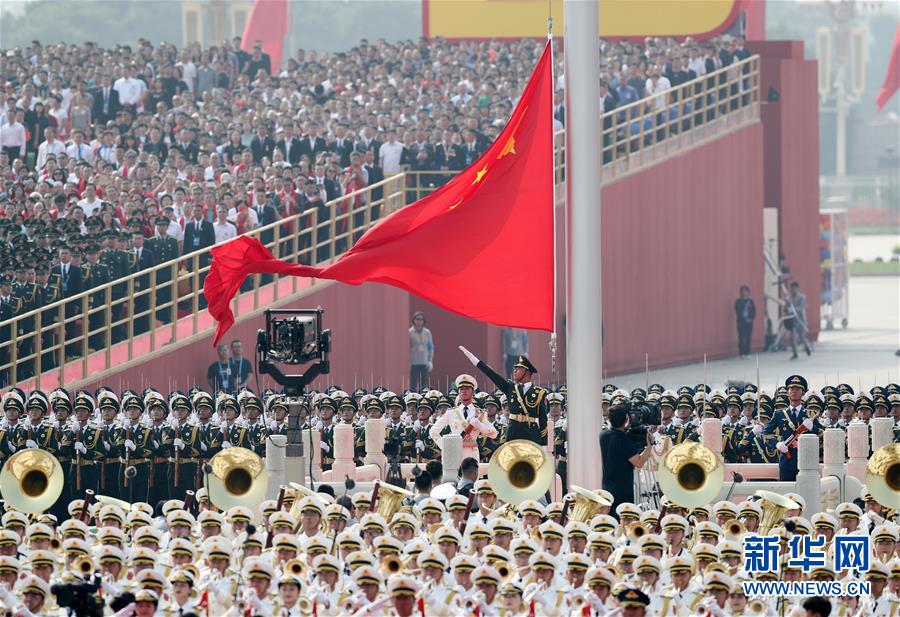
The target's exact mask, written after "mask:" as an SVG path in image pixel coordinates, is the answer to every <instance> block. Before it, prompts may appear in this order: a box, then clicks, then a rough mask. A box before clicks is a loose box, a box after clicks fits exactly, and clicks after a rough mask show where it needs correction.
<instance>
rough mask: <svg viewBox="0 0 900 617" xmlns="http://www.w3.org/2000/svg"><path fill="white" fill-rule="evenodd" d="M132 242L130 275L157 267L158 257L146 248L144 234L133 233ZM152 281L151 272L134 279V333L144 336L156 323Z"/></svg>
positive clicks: (129, 262) (129, 259) (129, 254)
mask: <svg viewBox="0 0 900 617" xmlns="http://www.w3.org/2000/svg"><path fill="white" fill-rule="evenodd" d="M131 241H132V243H133V244H134V249H133V250H131V251H130V252H128V253H127V258H128V273H129V274H135V273H137V272H143V271H145V270H148V268H152V267H153V266H155V265H156V263H157V262H156V256H155V255H154V253H153V251H152V250H151V249H149V248H147V247H146V246H144V234H143V233H141V232H140V231H135V232H132V234H131ZM150 287H151V280H150V274H149V271H148V272H147V273H146V274H141V275H140V276H137V277H135V279H134V312H133V313H132V317H133V318H134V332H135V334H142V333H144V332H147V331H148V330H149V329H150V327H151V326H152V325H153V323H154V322H155V319H156V318H155V316H154V314H153V313H152V311H151V307H150V300H151V293H152V292H151V291H150Z"/></svg>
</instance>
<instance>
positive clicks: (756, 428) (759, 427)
mask: <svg viewBox="0 0 900 617" xmlns="http://www.w3.org/2000/svg"><path fill="white" fill-rule="evenodd" d="M763 430H765V429H764V428H763V425H762V424H757V425H755V426H754V427H753V434H754V435H762V432H763Z"/></svg>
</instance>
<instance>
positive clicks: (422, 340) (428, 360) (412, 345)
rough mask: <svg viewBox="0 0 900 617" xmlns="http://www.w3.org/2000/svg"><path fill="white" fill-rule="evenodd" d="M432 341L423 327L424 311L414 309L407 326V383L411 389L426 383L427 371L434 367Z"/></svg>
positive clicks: (429, 332) (417, 388) (426, 329)
mask: <svg viewBox="0 0 900 617" xmlns="http://www.w3.org/2000/svg"><path fill="white" fill-rule="evenodd" d="M433 359H434V342H433V341H432V339H431V330H429V329H428V328H426V327H425V313H423V312H422V311H416V312H415V313H414V314H413V318H412V325H411V326H410V327H409V364H410V369H409V383H410V388H412V389H413V390H416V391H418V390H420V389H421V388H422V387H423V386H426V385H428V373H430V372H431V370H432V369H433V368H434V367H433V364H432V360H433Z"/></svg>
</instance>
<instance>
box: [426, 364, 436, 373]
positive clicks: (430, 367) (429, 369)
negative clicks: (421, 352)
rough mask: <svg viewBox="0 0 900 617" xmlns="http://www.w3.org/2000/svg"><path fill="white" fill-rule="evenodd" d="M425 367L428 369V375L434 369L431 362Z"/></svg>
mask: <svg viewBox="0 0 900 617" xmlns="http://www.w3.org/2000/svg"><path fill="white" fill-rule="evenodd" d="M426 366H427V367H428V372H429V373H430V372H431V371H432V370H433V369H434V364H432V363H431V362H429V363H428V364H427V365H426Z"/></svg>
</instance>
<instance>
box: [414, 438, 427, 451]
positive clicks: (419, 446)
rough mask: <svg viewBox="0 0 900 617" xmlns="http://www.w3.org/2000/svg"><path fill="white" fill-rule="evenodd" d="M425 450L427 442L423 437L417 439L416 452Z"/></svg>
mask: <svg viewBox="0 0 900 617" xmlns="http://www.w3.org/2000/svg"><path fill="white" fill-rule="evenodd" d="M424 451H425V442H423V441H422V440H421V439H419V440H417V441H416V452H424Z"/></svg>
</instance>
